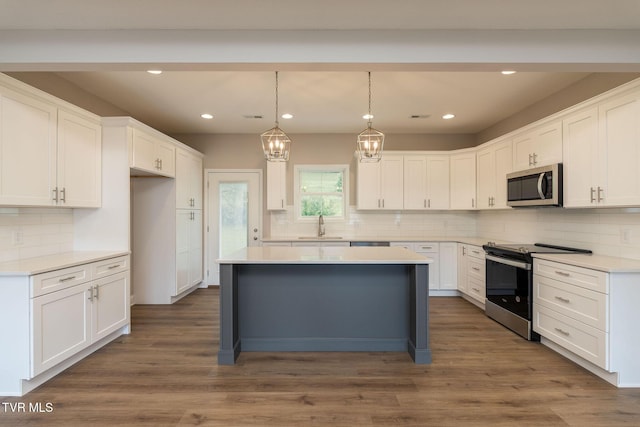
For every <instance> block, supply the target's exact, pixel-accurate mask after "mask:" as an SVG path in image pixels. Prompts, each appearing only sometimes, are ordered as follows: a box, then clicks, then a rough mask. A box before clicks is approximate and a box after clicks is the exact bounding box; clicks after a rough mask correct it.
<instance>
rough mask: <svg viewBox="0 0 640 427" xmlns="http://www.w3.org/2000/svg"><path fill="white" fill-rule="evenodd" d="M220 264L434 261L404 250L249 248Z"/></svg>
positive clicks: (405, 262) (424, 262) (409, 262)
mask: <svg viewBox="0 0 640 427" xmlns="http://www.w3.org/2000/svg"><path fill="white" fill-rule="evenodd" d="M216 262H218V263H220V264H430V263H432V262H433V259H431V258H427V257H425V256H422V255H419V254H416V253H415V252H412V251H409V250H407V249H405V248H401V247H278V246H273V247H248V248H244V249H241V250H239V251H237V252H234V253H231V254H229V255H227V256H225V257H222V258H220V259H218V260H216Z"/></svg>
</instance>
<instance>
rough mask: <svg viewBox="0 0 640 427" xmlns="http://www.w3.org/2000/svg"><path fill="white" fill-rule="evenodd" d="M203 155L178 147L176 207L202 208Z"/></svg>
mask: <svg viewBox="0 0 640 427" xmlns="http://www.w3.org/2000/svg"><path fill="white" fill-rule="evenodd" d="M202 180H203V177H202V157H200V156H196V155H195V154H193V153H191V152H190V151H187V150H184V149H181V148H178V149H176V208H178V209H202Z"/></svg>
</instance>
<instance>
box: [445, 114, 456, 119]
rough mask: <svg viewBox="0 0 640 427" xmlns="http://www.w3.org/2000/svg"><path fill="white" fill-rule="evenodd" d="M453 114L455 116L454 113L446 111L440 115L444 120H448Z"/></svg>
mask: <svg viewBox="0 0 640 427" xmlns="http://www.w3.org/2000/svg"><path fill="white" fill-rule="evenodd" d="M455 116H456V115H455V114H451V113H447V114H445V115H444V116H442V118H443V119H445V120H449V119H453V118H454V117H455Z"/></svg>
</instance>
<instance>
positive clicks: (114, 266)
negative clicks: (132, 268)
mask: <svg viewBox="0 0 640 427" xmlns="http://www.w3.org/2000/svg"><path fill="white" fill-rule="evenodd" d="M118 267H120V264H116V265H110V266H109V267H107V269H108V270H113V269H114V268H118Z"/></svg>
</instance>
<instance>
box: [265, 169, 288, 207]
mask: <svg viewBox="0 0 640 427" xmlns="http://www.w3.org/2000/svg"><path fill="white" fill-rule="evenodd" d="M286 208H287V162H269V161H268V162H267V209H268V210H284V209H286Z"/></svg>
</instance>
